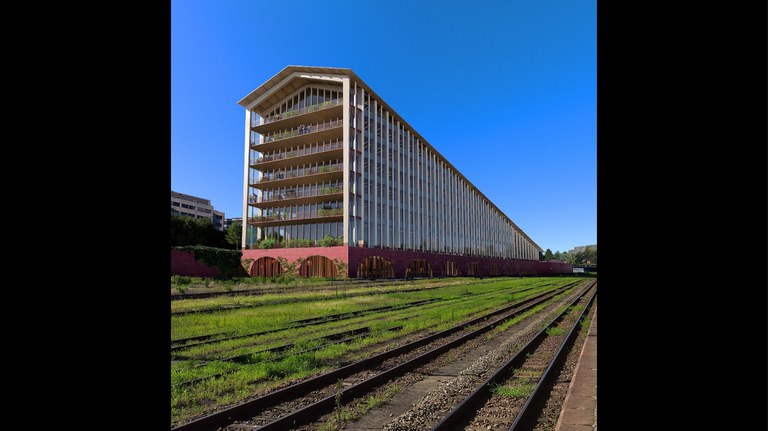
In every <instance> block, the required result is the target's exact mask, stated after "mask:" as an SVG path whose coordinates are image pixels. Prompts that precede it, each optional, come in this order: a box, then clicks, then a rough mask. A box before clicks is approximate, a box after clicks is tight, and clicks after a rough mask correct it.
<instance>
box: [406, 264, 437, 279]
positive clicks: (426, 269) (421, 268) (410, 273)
mask: <svg viewBox="0 0 768 431" xmlns="http://www.w3.org/2000/svg"><path fill="white" fill-rule="evenodd" d="M405 277H406V278H408V277H432V266H430V265H429V262H427V260H426V259H414V260H412V261H411V264H410V265H408V268H406V270H405Z"/></svg>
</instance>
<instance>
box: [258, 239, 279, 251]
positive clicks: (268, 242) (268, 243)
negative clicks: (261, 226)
mask: <svg viewBox="0 0 768 431" xmlns="http://www.w3.org/2000/svg"><path fill="white" fill-rule="evenodd" d="M276 242H277V241H275V239H274V238H267V239H262V240H261V241H259V245H258V247H259V248H261V249H267V248H273V247H274V246H275V243H276Z"/></svg>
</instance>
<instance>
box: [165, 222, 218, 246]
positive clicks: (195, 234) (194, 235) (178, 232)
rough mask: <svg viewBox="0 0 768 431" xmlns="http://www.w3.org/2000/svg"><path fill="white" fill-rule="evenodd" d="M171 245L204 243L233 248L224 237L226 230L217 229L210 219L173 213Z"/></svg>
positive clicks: (205, 244)
mask: <svg viewBox="0 0 768 431" xmlns="http://www.w3.org/2000/svg"><path fill="white" fill-rule="evenodd" d="M170 231H171V246H172V247H175V246H183V245H204V246H207V247H217V248H231V247H229V244H228V243H227V241H226V239H225V238H224V232H221V231H219V230H216V228H214V227H213V224H212V223H211V221H210V220H208V219H206V218H199V219H195V218H192V217H188V216H177V215H171V223H170Z"/></svg>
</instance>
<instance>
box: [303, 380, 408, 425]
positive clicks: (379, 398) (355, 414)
mask: <svg viewBox="0 0 768 431" xmlns="http://www.w3.org/2000/svg"><path fill="white" fill-rule="evenodd" d="M402 390H403V389H402V388H401V387H400V386H397V385H394V384H392V385H388V386H387V387H386V388H385V389H384V391H383V392H381V393H379V394H375V395H369V396H368V397H365V398H363V399H362V400H359V401H356V402H355V403H353V404H352V405H348V406H337V407H336V409H335V410H334V412H333V413H332V414H331V415H329V417H328V419H327V420H326V421H325V422H323V423H322V424H320V426H318V427H317V430H318V431H332V430H338V429H341V428H342V427H343V425H344V423H345V422H349V421H352V420H355V419H357V418H359V417H361V416H363V415H364V414H366V413H367V412H368V411H369V410H371V409H374V408H376V407H378V406H380V405H382V404H384V403H385V402H387V401H389V400H391V399H392V398H393V397H394V396H395V395H397V394H398V393H400V392H402Z"/></svg>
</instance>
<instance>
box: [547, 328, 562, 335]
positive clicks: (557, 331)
mask: <svg viewBox="0 0 768 431" xmlns="http://www.w3.org/2000/svg"><path fill="white" fill-rule="evenodd" d="M563 334H565V329H563V328H559V327H552V328H547V335H563Z"/></svg>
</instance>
